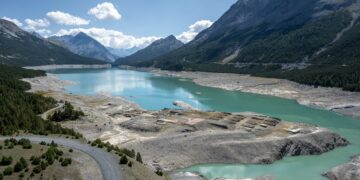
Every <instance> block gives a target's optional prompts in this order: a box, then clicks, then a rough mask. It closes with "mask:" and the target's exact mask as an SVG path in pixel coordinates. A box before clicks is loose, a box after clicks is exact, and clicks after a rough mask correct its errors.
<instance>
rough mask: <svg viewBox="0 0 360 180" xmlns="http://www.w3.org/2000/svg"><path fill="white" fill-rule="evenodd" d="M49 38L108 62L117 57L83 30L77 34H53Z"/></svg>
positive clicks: (77, 52)
mask: <svg viewBox="0 0 360 180" xmlns="http://www.w3.org/2000/svg"><path fill="white" fill-rule="evenodd" d="M48 40H49V41H51V42H53V43H55V44H57V45H60V46H63V47H65V48H67V49H69V50H70V51H71V52H73V53H75V54H78V55H81V56H84V57H89V58H95V59H99V60H102V61H106V62H113V61H115V59H116V56H114V55H113V54H111V53H110V52H109V51H108V49H106V48H105V47H104V46H103V45H102V44H101V43H99V42H98V41H96V40H95V39H93V38H91V37H90V36H88V35H87V34H85V33H83V32H80V33H78V34H77V35H75V36H71V35H65V36H60V37H59V36H53V37H49V38H48Z"/></svg>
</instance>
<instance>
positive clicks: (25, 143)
mask: <svg viewBox="0 0 360 180" xmlns="http://www.w3.org/2000/svg"><path fill="white" fill-rule="evenodd" d="M18 144H19V145H22V147H23V149H31V148H32V145H31V142H30V140H28V139H20V140H19V142H18Z"/></svg>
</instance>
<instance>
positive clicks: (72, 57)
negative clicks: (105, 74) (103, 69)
mask: <svg viewBox="0 0 360 180" xmlns="http://www.w3.org/2000/svg"><path fill="white" fill-rule="evenodd" d="M0 63H1V64H9V65H18V66H36V65H48V64H103V62H101V61H98V60H95V59H91V58H85V57H82V56H79V55H76V54H73V53H72V52H70V51H68V50H67V49H65V48H62V47H60V46H57V45H54V44H52V43H50V42H48V41H46V40H44V39H41V38H38V37H36V36H34V35H32V34H31V33H28V32H26V31H24V30H22V29H20V28H19V27H18V26H16V25H15V24H14V23H12V22H10V21H7V20H3V19H0Z"/></svg>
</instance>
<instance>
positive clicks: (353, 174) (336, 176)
mask: <svg viewBox="0 0 360 180" xmlns="http://www.w3.org/2000/svg"><path fill="white" fill-rule="evenodd" d="M323 175H324V176H325V177H327V178H329V179H330V180H359V179H360V154H359V155H356V156H354V157H353V158H352V160H351V161H350V162H348V163H345V164H342V165H340V166H337V167H334V168H332V169H331V170H329V171H328V172H326V173H324V174H323Z"/></svg>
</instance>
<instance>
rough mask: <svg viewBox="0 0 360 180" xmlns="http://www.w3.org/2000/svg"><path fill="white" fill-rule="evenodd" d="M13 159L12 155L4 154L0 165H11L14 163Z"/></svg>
mask: <svg viewBox="0 0 360 180" xmlns="http://www.w3.org/2000/svg"><path fill="white" fill-rule="evenodd" d="M12 160H13V159H12V157H11V156H9V157H6V156H3V157H2V158H1V161H0V165H1V166H8V165H10V164H11V163H12Z"/></svg>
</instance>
